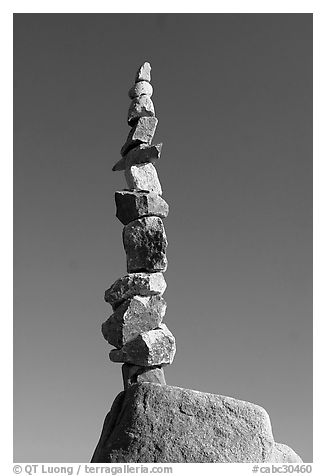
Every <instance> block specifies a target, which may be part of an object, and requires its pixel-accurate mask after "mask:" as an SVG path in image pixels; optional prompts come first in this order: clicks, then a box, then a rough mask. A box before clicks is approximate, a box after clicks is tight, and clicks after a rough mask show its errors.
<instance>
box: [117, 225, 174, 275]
mask: <svg viewBox="0 0 326 476" xmlns="http://www.w3.org/2000/svg"><path fill="white" fill-rule="evenodd" d="M167 245H168V241H167V238H166V234H165V230H164V225H163V222H162V220H161V218H158V217H144V218H139V219H138V220H134V221H132V222H130V223H128V225H126V226H125V227H124V229H123V246H124V249H125V251H126V255H127V271H128V273H137V272H148V273H155V272H157V271H166V269H167V266H168V261H167V258H166V255H165V252H166V248H167Z"/></svg>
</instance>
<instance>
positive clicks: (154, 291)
mask: <svg viewBox="0 0 326 476" xmlns="http://www.w3.org/2000/svg"><path fill="white" fill-rule="evenodd" d="M165 289H166V282H165V279H164V276H163V274H162V273H132V274H127V275H126V276H123V277H122V278H119V279H117V280H116V281H115V282H114V283H113V284H112V286H111V287H110V288H109V289H107V290H106V291H105V295H104V300H105V301H106V302H108V303H110V304H111V306H112V307H113V310H116V309H117V308H118V307H119V306H120V305H121V304H122V303H123V301H125V300H126V299H128V298H131V297H133V296H137V295H138V296H156V295H159V296H161V295H162V294H163V293H164V291H165Z"/></svg>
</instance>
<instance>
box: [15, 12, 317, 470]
mask: <svg viewBox="0 0 326 476" xmlns="http://www.w3.org/2000/svg"><path fill="white" fill-rule="evenodd" d="M143 61H150V62H151V65H152V85H153V87H154V94H153V98H152V99H153V101H154V104H155V108H156V115H157V117H158V119H159V124H158V127H157V132H156V135H155V141H163V151H162V157H161V159H160V163H159V164H158V172H159V176H160V179H161V183H162V186H163V196H164V198H165V199H166V200H167V201H168V203H169V204H170V215H169V217H168V218H167V219H166V220H165V226H166V231H167V236H168V240H169V246H168V259H169V268H168V271H167V273H166V279H167V283H168V289H167V291H166V293H165V298H166V300H167V303H168V310H167V314H166V318H165V323H166V324H167V325H168V327H169V328H170V330H171V331H172V332H173V333H174V335H175V337H176V342H177V354H176V358H175V360H174V363H173V365H172V366H170V367H169V368H167V369H166V373H165V374H166V379H167V382H168V384H170V385H177V386H180V387H186V388H193V389H196V390H201V391H205V392H211V393H217V394H221V395H228V396H232V397H235V398H239V399H242V400H247V401H251V402H254V403H256V404H259V405H261V406H263V407H264V408H265V409H266V410H267V411H268V413H269V415H270V418H271V422H272V427H273V433H274V437H275V439H276V441H278V442H281V443H286V444H288V445H290V446H291V447H292V448H293V449H294V450H295V451H296V452H298V453H299V454H300V455H301V457H302V458H303V460H304V461H305V462H311V461H312V15H311V14H47V15H46V14H15V15H14V273H15V278H14V460H15V461H16V462H17V461H18V462H19V461H21V462H22V461H24V462H77V461H78V462H87V461H89V460H90V458H91V455H92V453H93V450H94V448H95V446H96V444H97V441H98V438H99V435H100V431H101V428H102V424H103V420H104V417H105V415H106V413H107V412H108V410H109V408H110V405H111V403H112V401H113V399H114V397H115V396H116V394H117V393H118V392H119V391H120V390H121V389H122V379H121V366H120V365H119V364H113V363H111V362H110V361H109V360H108V357H107V353H108V350H109V349H111V347H110V346H108V345H107V344H106V342H105V340H104V339H103V337H102V335H101V323H102V322H103V321H104V320H105V319H106V318H107V317H108V316H109V315H110V313H111V308H110V306H108V305H107V304H106V303H105V302H104V300H103V295H104V290H105V289H106V288H107V287H109V286H110V285H111V284H112V283H113V282H114V281H115V280H116V279H117V278H119V277H120V276H122V275H123V274H125V272H126V262H125V254H124V250H123V246H122V240H121V232H122V224H121V223H120V222H119V221H118V220H117V219H116V218H115V206H114V192H115V190H119V189H122V188H125V186H126V185H125V182H124V177H123V174H122V173H121V172H115V173H113V172H111V167H112V165H113V164H114V163H115V162H116V161H117V160H118V159H119V151H120V148H121V146H122V144H123V143H124V141H125V138H126V136H127V134H128V132H129V127H128V125H127V122H126V116H127V110H128V107H129V98H128V95H127V93H128V89H129V88H130V87H131V85H132V83H133V80H134V75H135V72H136V69H137V67H138V66H139V65H140V64H141V63H142V62H143Z"/></svg>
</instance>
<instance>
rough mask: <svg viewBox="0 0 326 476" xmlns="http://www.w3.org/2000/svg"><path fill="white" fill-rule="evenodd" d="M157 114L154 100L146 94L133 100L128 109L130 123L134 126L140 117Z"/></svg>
mask: <svg viewBox="0 0 326 476" xmlns="http://www.w3.org/2000/svg"><path fill="white" fill-rule="evenodd" d="M145 116H155V109H154V104H153V101H152V100H151V98H150V97H149V96H146V95H145V94H144V95H142V96H139V97H137V98H135V99H133V100H132V102H131V104H130V107H129V111H128V124H129V125H130V126H133V125H134V124H135V123H136V122H137V121H138V119H139V118H140V117H145Z"/></svg>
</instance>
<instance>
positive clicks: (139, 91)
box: [128, 81, 153, 99]
mask: <svg viewBox="0 0 326 476" xmlns="http://www.w3.org/2000/svg"><path fill="white" fill-rule="evenodd" d="M143 94H146V96H149V97H151V96H152V94H153V86H152V85H151V84H150V83H149V82H148V81H139V82H137V83H135V84H134V85H133V87H132V88H130V89H129V93H128V95H129V97H130V99H134V98H136V97H139V96H142V95H143Z"/></svg>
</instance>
